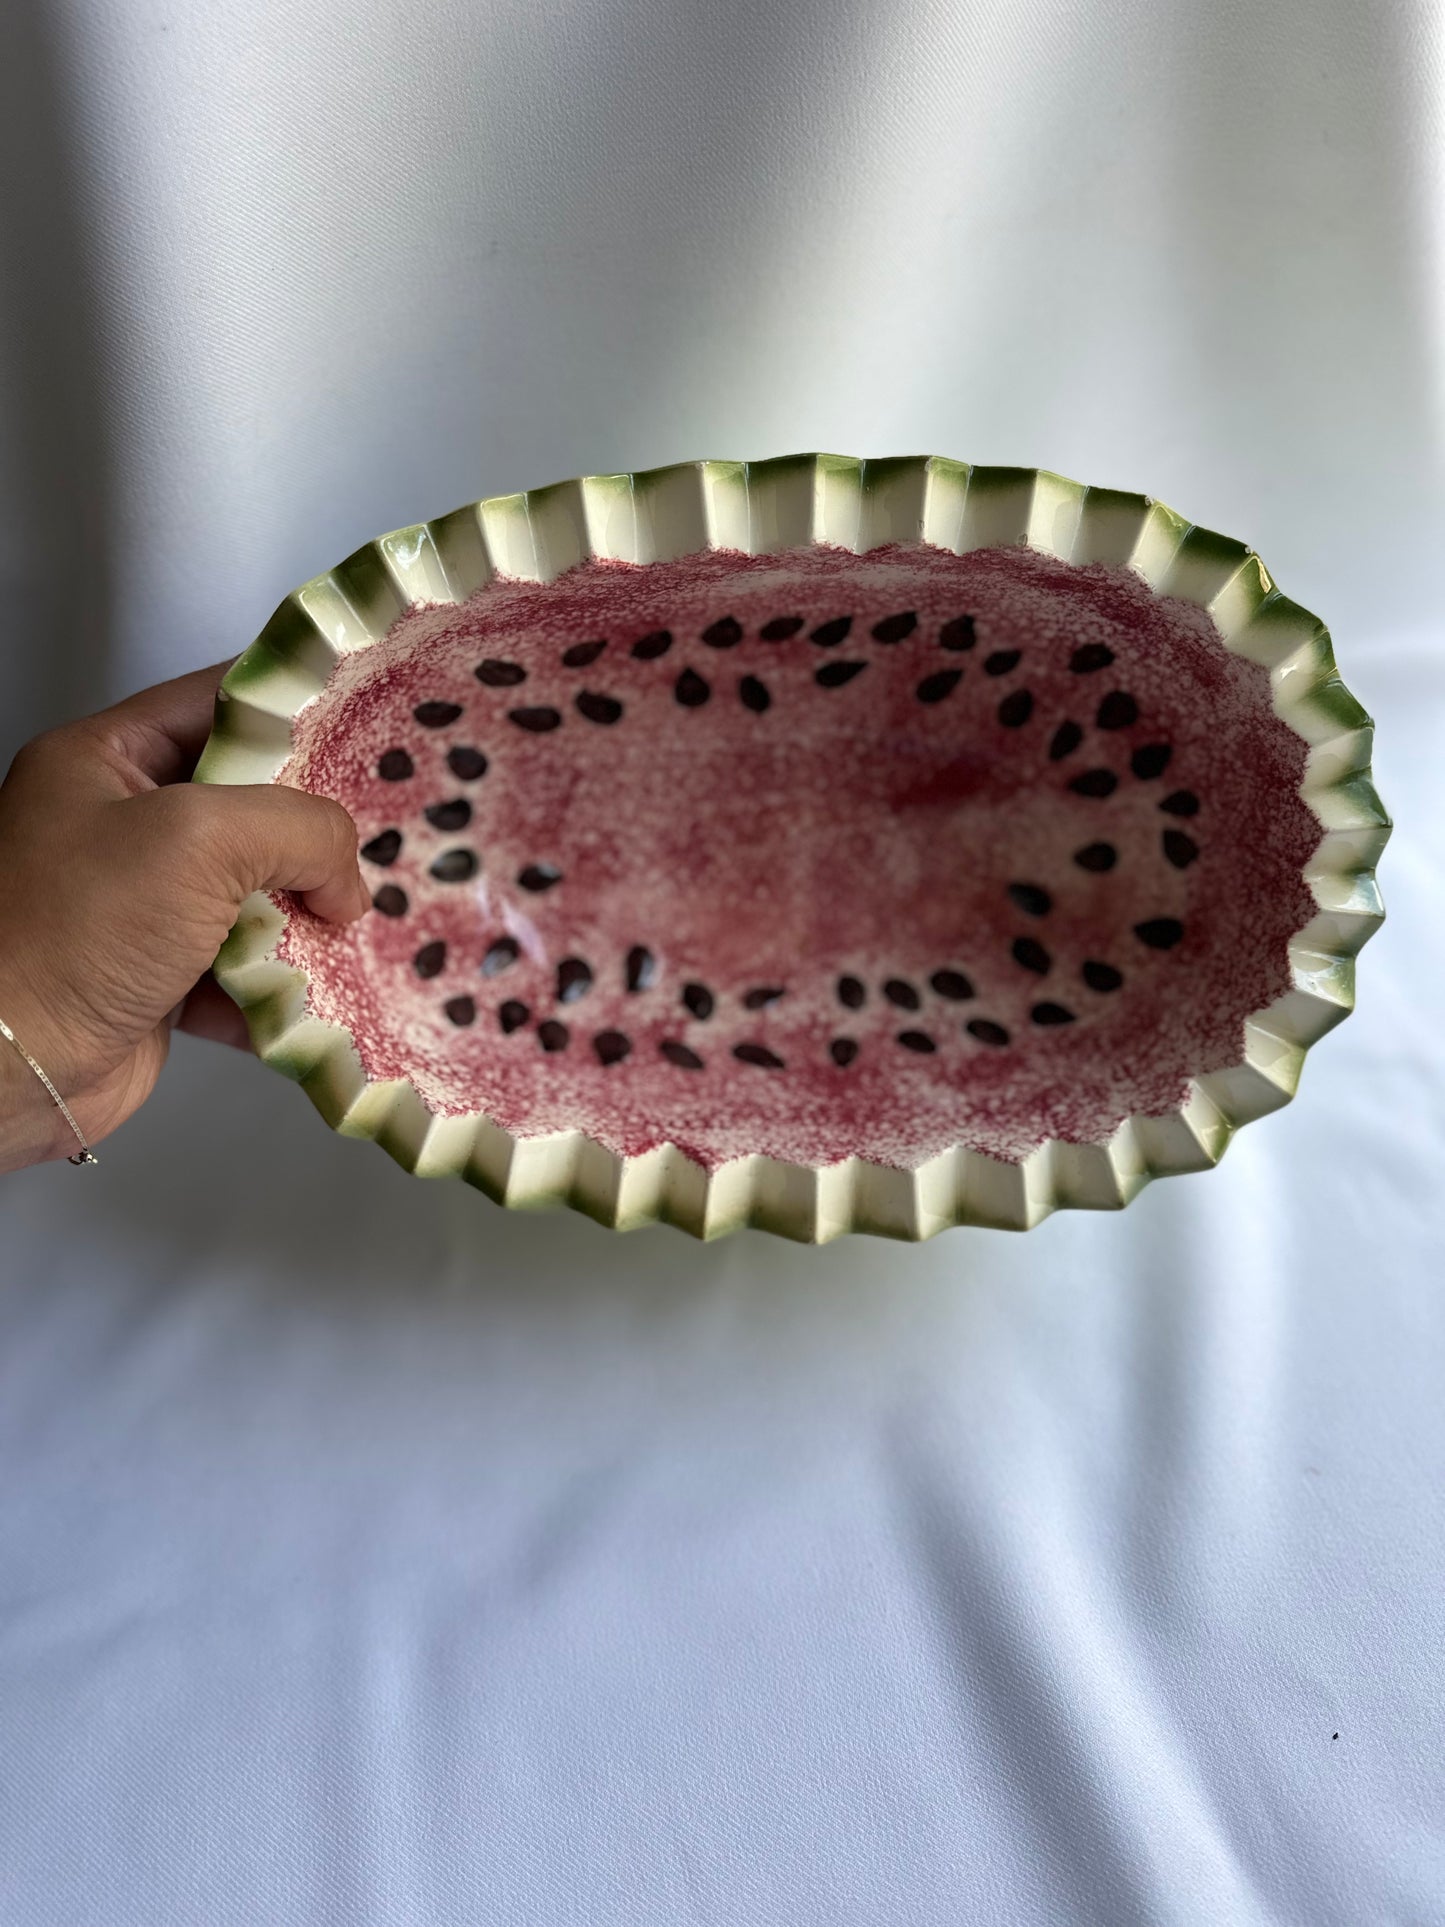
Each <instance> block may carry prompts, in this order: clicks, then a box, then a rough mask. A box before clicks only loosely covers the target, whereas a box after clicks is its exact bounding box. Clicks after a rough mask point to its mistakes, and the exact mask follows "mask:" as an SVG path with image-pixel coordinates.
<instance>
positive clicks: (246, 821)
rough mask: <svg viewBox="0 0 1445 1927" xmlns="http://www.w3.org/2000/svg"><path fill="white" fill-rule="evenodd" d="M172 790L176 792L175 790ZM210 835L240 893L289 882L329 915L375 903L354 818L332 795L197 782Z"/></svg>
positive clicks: (353, 912) (341, 917)
mask: <svg viewBox="0 0 1445 1927" xmlns="http://www.w3.org/2000/svg"><path fill="white" fill-rule="evenodd" d="M172 793H173V792H172ZM189 794H190V795H191V796H194V797H198V798H204V799H205V800H204V801H203V802H202V803H201V805H200V807H201V810H202V813H203V816H204V819H205V827H204V840H205V843H206V845H207V849H208V852H209V853H210V855H211V856H212V859H213V860H214V861H215V862H216V863H217V864H219V865H220V866H221V867H222V868H223V869H224V871H225V872H226V874H227V875H228V876H229V877H230V878H231V879H232V881H233V883H234V885H235V887H236V889H237V891H238V892H239V895H240V896H243V897H244V896H249V895H250V894H251V892H252V891H253V890H289V891H292V892H293V893H294V894H295V895H297V896H299V897H300V898H301V899H302V901H303V902H304V903H305V905H306V907H307V909H308V910H311V911H313V912H314V913H315V914H316V915H317V916H318V917H324V918H325V919H326V920H327V922H328V923H350V922H352V921H353V919H354V918H356V917H359V916H361V915H362V914H363V913H364V912H365V911H366V910H368V909H369V908H370V907H371V896H370V892H369V891H368V890H367V888H366V885H365V884H364V883H363V881H362V878H361V871H360V869H359V868H358V866H357V860H356V825H355V824H354V823H353V822H352V820H351V818H350V816H349V815H348V814H347V812H346V811H345V810H344V809H343V808H342V807H341V805H340V804H339V803H335V802H333V801H332V800H331V798H330V797H328V796H312V795H311V794H310V793H309V792H308V791H306V790H296V789H288V788H287V787H286V786H285V785H284V784H275V783H260V784H238V785H235V786H231V785H227V784H198V785H193V786H189Z"/></svg>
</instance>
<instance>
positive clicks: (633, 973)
mask: <svg viewBox="0 0 1445 1927" xmlns="http://www.w3.org/2000/svg"><path fill="white" fill-rule="evenodd" d="M656 975H657V959H656V957H654V956H653V954H652V952H651V951H650V950H647V949H644V947H643V946H642V945H641V944H640V943H635V944H633V946H632V948H631V949H630V950H629V951H628V953H627V980H626V981H627V988H628V989H629V990H631V991H638V990H650V989H651V988H652V983H653V979H654V978H655V977H656Z"/></svg>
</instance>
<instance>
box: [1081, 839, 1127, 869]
mask: <svg viewBox="0 0 1445 1927" xmlns="http://www.w3.org/2000/svg"><path fill="white" fill-rule="evenodd" d="M1074 861H1075V863H1077V864H1078V866H1079V868H1080V869H1081V870H1092V871H1094V873H1095V874H1096V875H1098V876H1102V875H1103V874H1104V872H1105V871H1106V870H1112V869H1113V867H1114V865H1115V864H1116V863H1117V862H1118V861H1119V852H1118V851H1117V850H1116V849H1115V848H1114V846H1113V844H1112V843H1086V844H1085V845H1084V847H1083V849H1082V850H1075V852H1074Z"/></svg>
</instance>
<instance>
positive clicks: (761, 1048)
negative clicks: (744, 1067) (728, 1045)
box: [733, 1044, 783, 1071]
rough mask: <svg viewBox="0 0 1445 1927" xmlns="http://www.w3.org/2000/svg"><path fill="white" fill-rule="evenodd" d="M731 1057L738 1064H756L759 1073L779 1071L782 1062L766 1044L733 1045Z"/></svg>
mask: <svg viewBox="0 0 1445 1927" xmlns="http://www.w3.org/2000/svg"><path fill="white" fill-rule="evenodd" d="M733 1056H734V1057H735V1058H736V1059H737V1060H738V1062H739V1063H740V1064H756V1065H757V1067H758V1069H759V1070H760V1071H780V1070H782V1068H783V1060H782V1058H781V1057H779V1056H777V1055H776V1054H775V1053H774V1052H773V1051H770V1050H769V1049H768V1047H767V1045H766V1044H734V1045H733Z"/></svg>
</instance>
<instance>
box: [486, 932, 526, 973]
mask: <svg viewBox="0 0 1445 1927" xmlns="http://www.w3.org/2000/svg"><path fill="white" fill-rule="evenodd" d="M521 954H522V946H521V945H520V944H519V943H518V942H517V939H516V938H515V937H498V938H497V941H496V942H495V943H494V944H493V945H492V946H491V948H490V949H489V950H488V952H487V954H486V956H485V957H483V958H482V975H483V976H484V977H497V976H500V975H501V973H502V971H504V970H508V969H510V968H511V966H512V965H513V964H514V963H515V962H516V961H517V959H518V957H520V956H521Z"/></svg>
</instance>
